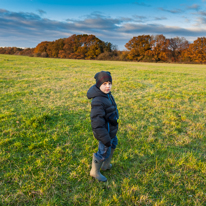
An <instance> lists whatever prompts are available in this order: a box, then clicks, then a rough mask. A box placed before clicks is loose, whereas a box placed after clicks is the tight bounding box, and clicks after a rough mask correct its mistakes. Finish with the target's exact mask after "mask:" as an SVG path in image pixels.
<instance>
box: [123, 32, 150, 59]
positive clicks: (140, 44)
mask: <svg viewBox="0 0 206 206" xmlns="http://www.w3.org/2000/svg"><path fill="white" fill-rule="evenodd" d="M151 40H152V39H151V36H150V35H142V36H137V37H133V38H132V39H131V40H130V41H129V42H128V43H126V44H125V47H126V48H127V49H128V50H129V54H128V58H129V59H131V60H137V61H140V60H144V58H145V53H146V51H148V50H151Z"/></svg>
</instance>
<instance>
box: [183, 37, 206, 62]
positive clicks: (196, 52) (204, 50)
mask: <svg viewBox="0 0 206 206" xmlns="http://www.w3.org/2000/svg"><path fill="white" fill-rule="evenodd" d="M182 58H183V61H185V62H195V63H206V37H199V38H198V39H197V40H195V41H194V43H192V44H190V45H189V48H188V49H186V50H185V51H184V52H183V54H182Z"/></svg>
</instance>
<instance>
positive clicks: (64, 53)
mask: <svg viewBox="0 0 206 206" xmlns="http://www.w3.org/2000/svg"><path fill="white" fill-rule="evenodd" d="M111 47H112V44H111V43H109V42H106V43H105V42H103V41H101V40H100V39H98V38H97V37H95V36H94V35H87V34H83V35H76V34H74V35H72V36H70V37H69V38H67V39H65V40H64V47H63V49H61V50H60V51H59V55H58V56H59V57H60V58H72V59H95V58H96V57H97V56H98V55H99V54H101V53H103V52H104V51H111Z"/></svg>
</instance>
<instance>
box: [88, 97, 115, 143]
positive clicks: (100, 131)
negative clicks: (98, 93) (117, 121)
mask: <svg viewBox="0 0 206 206" xmlns="http://www.w3.org/2000/svg"><path fill="white" fill-rule="evenodd" d="M91 106H92V108H91V125H92V131H93V134H94V136H95V138H96V139H97V140H99V141H101V142H102V143H103V144H106V143H107V142H109V141H111V138H110V135H109V132H108V131H107V128H106V124H107V122H106V120H105V110H104V106H103V104H102V102H100V101H92V104H91Z"/></svg>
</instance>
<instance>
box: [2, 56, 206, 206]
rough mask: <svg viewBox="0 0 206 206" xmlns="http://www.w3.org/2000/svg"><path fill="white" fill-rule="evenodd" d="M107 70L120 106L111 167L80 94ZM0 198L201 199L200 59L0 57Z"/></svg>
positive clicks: (205, 164)
mask: <svg viewBox="0 0 206 206" xmlns="http://www.w3.org/2000/svg"><path fill="white" fill-rule="evenodd" d="M101 70H105V71H110V72H111V74H112V77H113V88H112V94H113V96H114V97H115V100H116V103H117V105H118V109H119V113H120V124H119V132H118V135H117V136H118V139H119V144H118V148H117V149H116V151H115V153H114V156H113V159H112V164H113V168H112V170H111V171H105V172H102V174H103V175H105V176H106V177H107V178H108V181H107V182H106V183H100V182H98V181H96V180H94V179H92V177H90V176H89V171H90V168H91V161H92V154H93V153H94V152H96V150H97V146H98V142H97V141H96V140H95V139H94V137H93V134H92V130H91V125H90V100H88V99H87V97H86V93H87V90H88V89H89V87H90V86H92V85H93V84H94V83H95V80H94V75H95V73H96V72H98V71H101ZM0 86H1V94H0V132H1V136H0V205H52V206H53V205H108V206H109V205H132V206H133V205H138V206H143V205H156V206H159V205H164V206H169V205H173V206H174V205H176V206H182V205H185V206H188V205H200V206H202V205H206V66H205V65H184V64H152V63H135V62H109V61H85V60H68V59H46V58H31V57H23V56H9V55H0Z"/></svg>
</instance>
